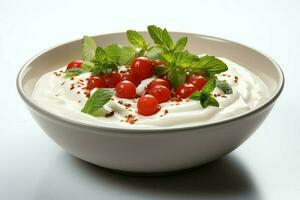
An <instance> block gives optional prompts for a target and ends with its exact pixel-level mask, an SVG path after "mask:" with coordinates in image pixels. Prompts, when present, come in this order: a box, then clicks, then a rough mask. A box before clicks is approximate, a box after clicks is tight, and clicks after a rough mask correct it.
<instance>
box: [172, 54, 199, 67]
mask: <svg viewBox="0 0 300 200" xmlns="http://www.w3.org/2000/svg"><path fill="white" fill-rule="evenodd" d="M174 56H175V58H176V64H177V65H179V66H182V67H189V66H191V65H192V64H193V63H194V62H195V61H197V60H198V59H199V57H198V56H197V55H195V54H192V53H190V52H188V51H183V52H177V53H174Z"/></svg>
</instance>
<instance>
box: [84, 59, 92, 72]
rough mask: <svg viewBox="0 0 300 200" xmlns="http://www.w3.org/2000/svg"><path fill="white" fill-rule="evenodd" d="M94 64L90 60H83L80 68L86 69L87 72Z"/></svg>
mask: <svg viewBox="0 0 300 200" xmlns="http://www.w3.org/2000/svg"><path fill="white" fill-rule="evenodd" d="M94 66H95V64H94V63H92V62H90V61H84V62H83V63H82V69H83V70H84V71H87V72H90V71H92V70H93V68H94Z"/></svg>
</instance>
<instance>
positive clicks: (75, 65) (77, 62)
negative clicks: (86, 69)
mask: <svg viewBox="0 0 300 200" xmlns="http://www.w3.org/2000/svg"><path fill="white" fill-rule="evenodd" d="M82 63H83V61H82V60H74V61H72V62H70V63H69V64H68V65H67V70H68V69H73V68H81V66H82Z"/></svg>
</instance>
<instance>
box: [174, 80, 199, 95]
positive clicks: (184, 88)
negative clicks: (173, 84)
mask: <svg viewBox="0 0 300 200" xmlns="http://www.w3.org/2000/svg"><path fill="white" fill-rule="evenodd" d="M195 91H197V88H196V87H195V86H194V85H193V84H189V83H184V84H182V85H180V86H178V87H177V88H176V96H178V97H180V98H182V99H186V98H188V97H189V96H190V95H191V94H193V93H194V92H195Z"/></svg>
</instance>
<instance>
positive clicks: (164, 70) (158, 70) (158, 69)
mask: <svg viewBox="0 0 300 200" xmlns="http://www.w3.org/2000/svg"><path fill="white" fill-rule="evenodd" d="M167 72H168V68H167V67H165V66H156V67H155V68H154V74H155V75H157V76H161V75H164V74H166V73H167Z"/></svg>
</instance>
